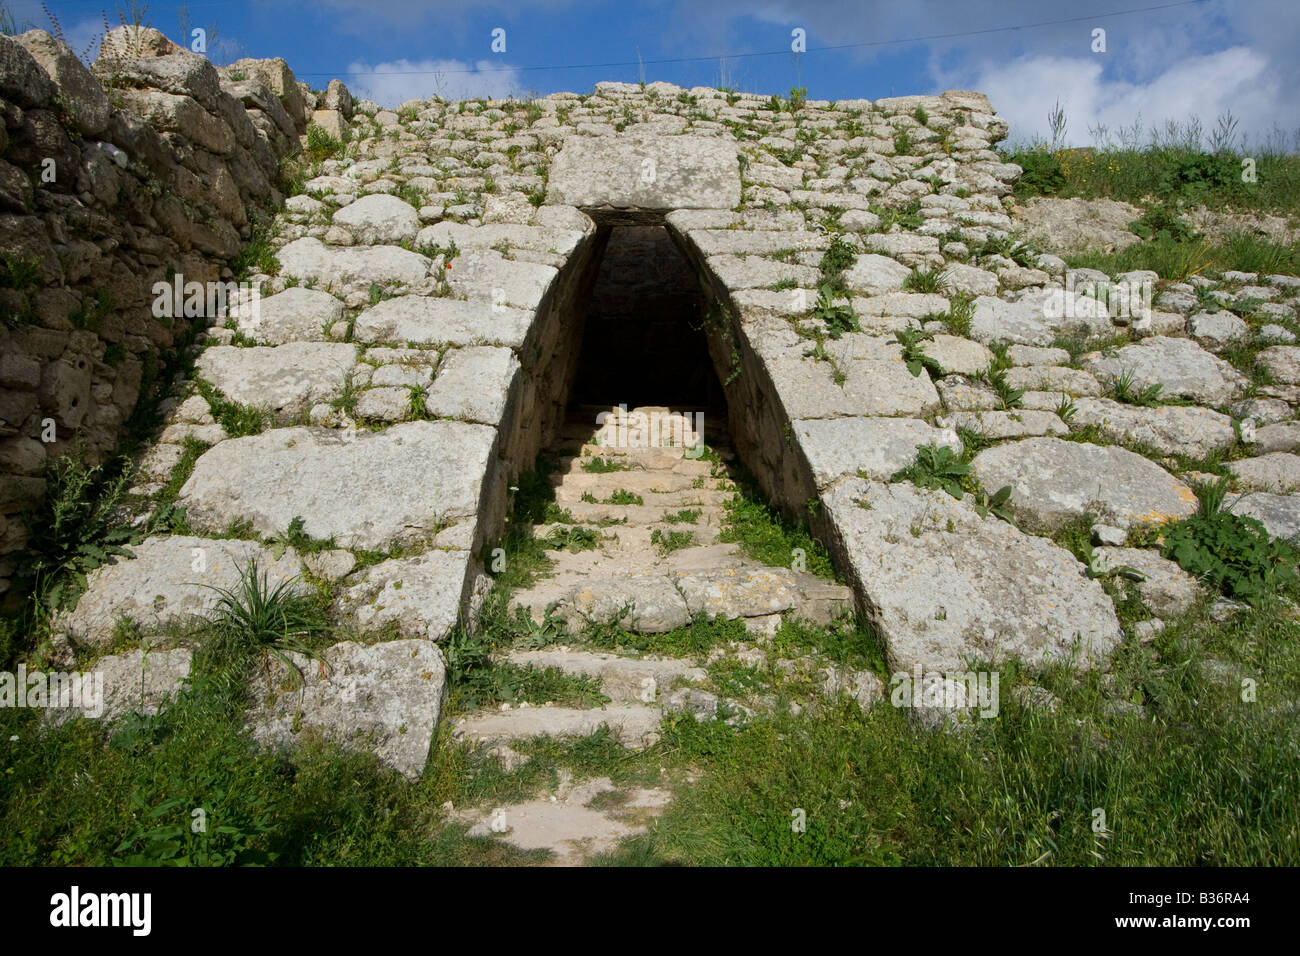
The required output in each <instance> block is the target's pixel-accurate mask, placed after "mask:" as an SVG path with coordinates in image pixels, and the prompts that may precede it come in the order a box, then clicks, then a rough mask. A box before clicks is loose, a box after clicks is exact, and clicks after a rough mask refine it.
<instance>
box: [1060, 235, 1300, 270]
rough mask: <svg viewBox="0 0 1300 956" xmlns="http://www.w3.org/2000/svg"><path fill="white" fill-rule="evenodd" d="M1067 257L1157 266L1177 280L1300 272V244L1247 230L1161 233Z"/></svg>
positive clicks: (1080, 263)
mask: <svg viewBox="0 0 1300 956" xmlns="http://www.w3.org/2000/svg"><path fill="white" fill-rule="evenodd" d="M1065 260H1066V262H1067V263H1068V264H1069V266H1070V267H1071V268H1073V269H1081V268H1083V269H1100V270H1101V271H1103V272H1106V273H1107V274H1109V275H1117V274H1118V273H1121V272H1128V271H1130V270H1133V269H1152V270H1154V271H1155V272H1157V273H1158V274H1159V275H1160V277H1161V278H1162V279H1170V280H1173V281H1182V280H1184V279H1186V278H1187V277H1188V276H1192V275H1200V274H1215V273H1220V272H1227V271H1231V270H1238V271H1241V272H1259V273H1261V274H1264V275H1267V274H1270V273H1283V274H1292V275H1293V274H1295V273H1297V272H1300V244H1292V245H1289V246H1288V245H1284V244H1281V243H1275V242H1270V241H1268V240H1266V239H1260V238H1258V237H1256V236H1251V235H1248V234H1245V233H1235V234H1232V235H1229V236H1227V237H1225V238H1224V239H1223V240H1222V241H1221V242H1217V243H1211V242H1209V241H1208V240H1206V239H1204V238H1192V239H1187V240H1183V241H1179V240H1176V239H1173V238H1171V237H1170V236H1168V235H1161V236H1159V237H1157V238H1155V239H1153V240H1151V241H1149V242H1138V243H1134V244H1133V245H1131V246H1127V247H1125V248H1123V249H1119V250H1117V251H1115V252H1097V251H1090V252H1081V253H1074V254H1071V255H1067V256H1065Z"/></svg>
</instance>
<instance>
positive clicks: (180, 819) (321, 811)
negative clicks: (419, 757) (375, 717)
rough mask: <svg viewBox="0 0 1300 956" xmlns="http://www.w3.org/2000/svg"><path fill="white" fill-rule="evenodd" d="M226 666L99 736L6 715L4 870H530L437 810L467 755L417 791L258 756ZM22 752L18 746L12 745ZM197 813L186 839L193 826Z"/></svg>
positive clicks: (321, 756) (201, 662) (442, 751)
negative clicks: (199, 827) (200, 816)
mask: <svg viewBox="0 0 1300 956" xmlns="http://www.w3.org/2000/svg"><path fill="white" fill-rule="evenodd" d="M230 663H231V662H230V660H229V659H223V658H221V657H219V655H217V654H215V653H207V652H200V654H199V655H198V657H197V658H196V663H195V673H194V676H193V677H192V683H191V688H190V690H189V691H188V692H187V693H185V694H183V695H182V696H181V697H180V699H179V700H178V701H177V702H176V703H174V704H173V705H172V706H171V707H169V708H166V709H165V710H164V711H163V712H162V713H161V714H160V715H159V716H157V717H153V718H137V719H127V720H124V721H122V722H120V723H119V724H117V725H116V726H115V727H113V728H111V729H109V728H105V727H102V726H100V725H99V724H97V723H95V722H92V721H88V720H82V719H78V720H75V721H70V722H68V723H66V724H64V725H62V726H59V727H50V726H42V723H41V716H42V715H41V714H40V713H39V712H38V711H34V710H29V709H12V708H4V709H3V710H0V734H3V736H2V737H0V739H2V740H3V741H4V743H3V746H4V747H5V748H6V752H5V773H4V774H0V825H2V826H3V827H4V831H5V833H6V837H5V839H4V840H3V841H0V864H3V865H6V866H31V865H75V866H105V865H111V864H114V863H133V864H145V865H170V866H176V865H188V866H218V865H247V864H252V865H266V864H272V865H278V866H349V865H388V866H412V865H455V864H468V863H472V864H494V863H497V864H499V863H503V862H529V861H535V860H537V855H536V854H522V853H519V852H517V851H514V850H512V849H511V848H509V847H505V846H502V845H499V844H497V843H495V842H494V841H490V840H469V839H466V838H465V837H464V835H463V834H464V831H463V828H461V827H457V826H449V825H446V824H445V823H444V822H443V820H442V812H441V810H440V809H439V808H440V807H441V805H442V803H443V802H445V801H446V800H448V799H456V800H459V799H460V789H459V787H460V785H459V784H458V782H457V779H458V776H459V774H460V770H461V761H462V760H463V759H464V756H463V751H462V750H461V749H459V748H457V747H456V746H455V745H452V744H451V743H450V742H447V743H445V744H443V743H439V744H437V745H435V749H436V751H437V753H438V754H439V757H438V759H437V760H436V761H435V762H434V763H432V764H431V766H430V768H429V770H428V772H427V773H426V774H425V777H424V779H423V780H422V781H421V782H420V783H419V784H417V785H415V786H412V785H410V784H408V783H407V782H406V781H405V780H404V779H402V778H401V777H399V776H397V775H396V774H394V773H393V772H391V771H389V770H387V769H386V768H384V767H382V766H381V765H380V764H379V763H378V761H377V760H376V759H375V758H374V757H373V756H372V755H370V754H365V753H358V752H351V751H345V750H342V749H340V748H338V747H336V746H333V745H331V744H327V743H324V742H321V741H319V740H316V739H314V738H313V737H312V735H311V734H304V735H303V737H304V746H303V747H302V748H301V749H300V750H298V751H297V753H296V755H295V757H294V760H293V761H292V762H290V761H288V760H286V759H285V757H284V756H283V755H281V754H279V753H277V752H276V751H274V750H269V749H266V748H261V747H258V746H256V745H255V743H254V741H253V740H252V738H251V736H250V735H249V734H248V732H247V731H246V729H245V728H244V726H243V713H242V707H243V698H242V696H241V695H240V693H239V692H238V690H237V686H236V685H231V684H230V683H229V682H228V681H227V680H225V679H224V675H225V672H226V671H227V669H228V668H229V666H230ZM12 736H16V737H17V738H18V740H17V741H10V737H12ZM195 808H201V809H203V810H204V811H205V814H206V822H207V830H206V832H205V833H194V832H192V829H191V825H190V824H191V822H192V819H193V818H192V816H191V811H192V810H193V809H195Z"/></svg>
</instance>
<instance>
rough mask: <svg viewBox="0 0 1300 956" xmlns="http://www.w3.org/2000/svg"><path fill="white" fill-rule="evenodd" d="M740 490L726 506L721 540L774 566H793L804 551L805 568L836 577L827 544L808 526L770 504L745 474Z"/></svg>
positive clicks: (828, 576) (825, 575)
mask: <svg viewBox="0 0 1300 956" xmlns="http://www.w3.org/2000/svg"><path fill="white" fill-rule="evenodd" d="M736 485H737V493H736V494H735V495H734V496H733V497H732V498H731V499H730V500H729V501H728V502H727V503H726V505H725V518H724V521H723V526H722V532H721V533H720V534H719V535H718V540H719V541H722V542H735V543H736V544H739V545H740V549H741V550H742V551H743V552H744V553H745V554H746V555H747V556H748V557H751V558H753V559H754V560H755V561H759V562H761V563H763V564H768V565H771V566H773V567H780V568H790V567H793V566H794V565H795V563H796V559H797V558H798V557H799V555H796V553H795V552H796V550H798V551H800V552H802V558H803V564H804V567H803V570H806V571H808V572H810V573H812V574H815V575H817V576H818V577H821V578H826V579H828V580H836V579H837V577H836V573H835V566H834V565H833V564H832V563H831V557H830V552H828V551H827V550H826V547H825V545H823V544H822V543H821V542H820V541H817V540H816V539H815V538H813V536H812V534H811V533H810V532H809V531H808V528H807V526H806V525H804V524H801V523H797V522H793V521H790V520H788V519H786V518H784V517H783V516H782V515H781V514H780V513H779V512H778V511H777V510H776V509H774V508H773V507H772V506H771V505H769V504H767V502H766V499H765V498H764V496H763V493H762V491H761V490H760V489H759V487H758V483H757V482H756V481H755V480H754V479H753V477H752V476H750V475H747V474H744V473H742V474H741V475H740V476H739V478H738V479H737V481H736Z"/></svg>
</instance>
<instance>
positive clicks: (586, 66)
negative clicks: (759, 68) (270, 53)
mask: <svg viewBox="0 0 1300 956" xmlns="http://www.w3.org/2000/svg"><path fill="white" fill-rule="evenodd" d="M1206 2H1208V0H1174V2H1172V3H1159V4H1153V5H1151V6H1147V7H1138V8H1137V9H1134V10H1117V11H1115V12H1113V13H1092V14H1087V15H1085V16H1078V17H1064V18H1062V19H1059V20H1040V21H1039V22H1037V23H1020V24H1016V25H1014V26H1005V27H985V28H984V29H981V30H964V31H960V32H955V33H931V34H927V35H924V36H914V37H899V38H897V39H893V40H864V41H862V42H860V43H839V44H831V45H828V46H817V47H808V49H807V51H806V52H808V53H821V52H826V51H833V50H857V49H866V48H868V47H883V46H899V45H902V44H907V43H926V42H930V41H933V40H953V39H958V38H960V37H973V36H985V35H987V34H990V33H1011V32H1014V31H1016V30H1035V29H1039V28H1041V27H1051V26H1060V25H1062V24H1066V23H1081V22H1083V21H1085V20H1093V21H1095V20H1099V19H1103V18H1114V17H1126V16H1132V15H1134V14H1138V13H1151V12H1154V11H1157V10H1169V9H1173V8H1175V7H1190V6H1193V5H1196V4H1202V3H1206ZM790 52H791V51H790V50H789V49H784V50H765V51H762V52H758V53H718V54H714V55H712V56H679V57H665V58H663V59H657V60H639V61H638V60H622V61H618V62H612V63H578V64H557V65H554V66H502V67H501V68H500V70H501V72H507V71H509V72H511V73H524V72H533V71H537V70H605V69H612V68H615V67H625V66H641V65H645V66H652V65H663V64H668V63H706V62H713V61H715V60H718V59H719V58H721V57H724V56H725V57H726V58H727V59H729V60H739V59H745V58H751V57H760V56H787V55H788V54H789V53H790ZM492 72H493V70H490V69H489V70H381V71H374V72H371V73H368V74H367V75H368V76H449V75H457V74H468V73H473V74H483V73H492ZM294 75H295V76H340V75H342V74H341V73H340V71H334V72H324V71H316V72H312V71H306V70H304V71H298V70H295V71H294Z"/></svg>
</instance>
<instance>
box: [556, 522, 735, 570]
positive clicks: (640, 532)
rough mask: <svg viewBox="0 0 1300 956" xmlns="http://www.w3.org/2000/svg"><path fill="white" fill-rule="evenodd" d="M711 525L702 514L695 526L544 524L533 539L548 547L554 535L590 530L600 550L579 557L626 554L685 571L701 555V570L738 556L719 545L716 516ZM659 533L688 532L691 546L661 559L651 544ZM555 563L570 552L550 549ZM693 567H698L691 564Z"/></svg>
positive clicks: (665, 524)
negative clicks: (690, 558) (687, 559)
mask: <svg viewBox="0 0 1300 956" xmlns="http://www.w3.org/2000/svg"><path fill="white" fill-rule="evenodd" d="M714 518H718V519H719V520H715V521H714V522H713V523H712V524H705V523H704V522H705V521H706V520H707V519H706V516H705V515H704V514H703V513H701V515H700V517H699V518H698V519H696V522H695V523H694V524H669V523H668V522H663V523H661V524H654V525H629V524H612V525H605V526H600V525H572V524H544V525H534V526H533V536H534V538H536V539H537V540H538V541H541V542H542V543H543V544H546V541H547V539H548V538H549V537H550V534H551V532H552V531H555V530H559V531H561V532H563V531H565V530H568V529H572V528H587V529H589V530H591V531H593V532H595V533H596V534H597V535H599V536H600V545H599V550H591V549H588V550H586V551H580V552H577V553H578V554H595V555H598V557H599V560H606V559H607V558H608V557H609V556H611V555H612V556H615V557H621V556H623V555H627V554H637V555H641V556H643V560H644V561H645V562H650V563H659V562H660V561H661V560H669V561H670V563H672V564H673V565H674V566H678V567H685V566H686V565H683V564H681V563H680V562H681V556H682V555H690V554H691V553H692V552H702V555H701V557H700V558H699V559H698V560H697V562H696V563H698V564H699V566H700V567H709V566H710V565H709V564H708V562H709V561H720V560H722V559H723V556H724V555H725V556H730V555H732V554H734V553H738V551H739V549H738V547H737V546H736V545H734V544H721V543H719V542H718V535H719V534H720V533H721V532H722V527H721V521H720V518H719V516H718V515H715V516H714ZM656 531H659V532H663V533H667V532H671V531H689V532H690V533H691V536H692V543H691V544H690V545H688V546H687V547H684V548H678V549H677V550H675V551H672V552H669V554H668V555H667V558H666V559H661V557H660V555H659V548H658V547H657V546H656V544H655V542H654V541H653V540H652V538H653V536H654V533H655V532H656ZM550 551H551V554H550V556H551V558H552V560H555V559H556V556H557V555H565V556H567V555H569V554H570V553H571V552H569V551H565V550H561V549H559V548H555V549H550ZM691 566H695V565H694V564H692V565H691Z"/></svg>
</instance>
